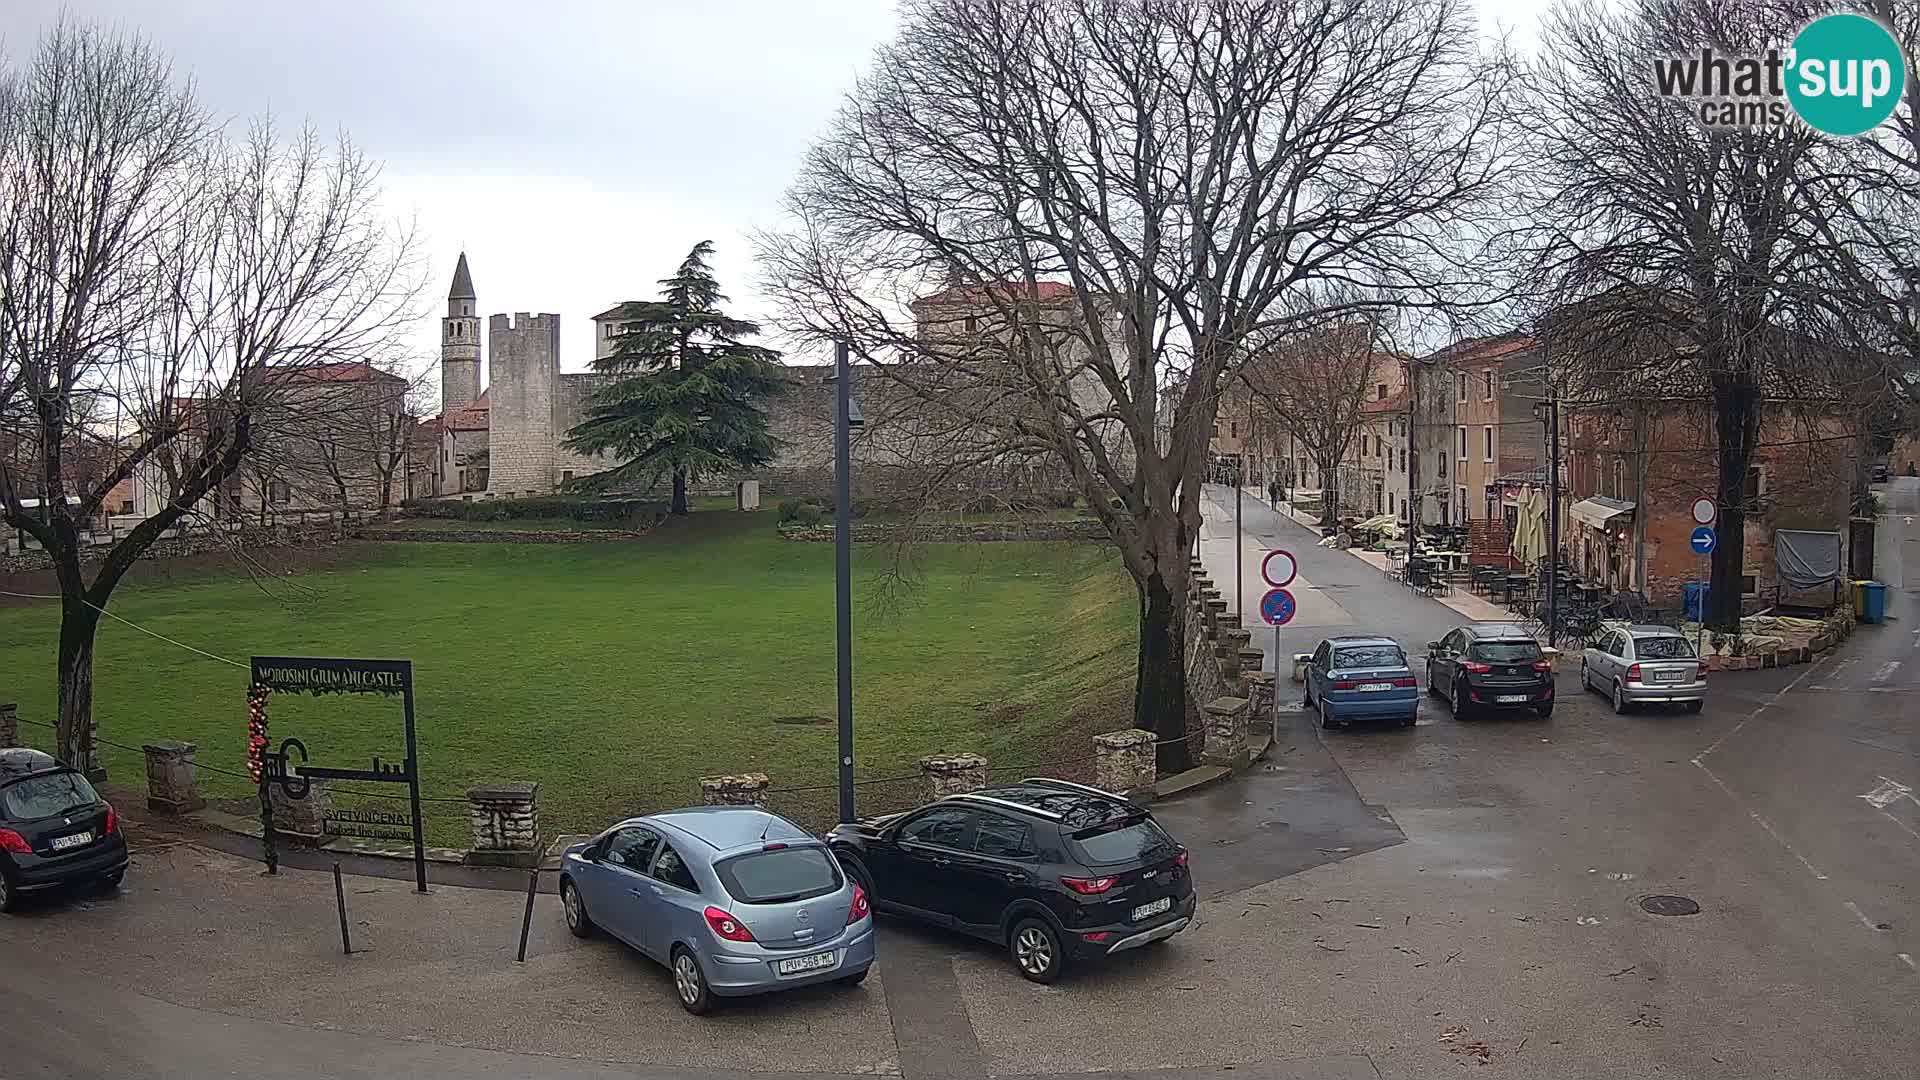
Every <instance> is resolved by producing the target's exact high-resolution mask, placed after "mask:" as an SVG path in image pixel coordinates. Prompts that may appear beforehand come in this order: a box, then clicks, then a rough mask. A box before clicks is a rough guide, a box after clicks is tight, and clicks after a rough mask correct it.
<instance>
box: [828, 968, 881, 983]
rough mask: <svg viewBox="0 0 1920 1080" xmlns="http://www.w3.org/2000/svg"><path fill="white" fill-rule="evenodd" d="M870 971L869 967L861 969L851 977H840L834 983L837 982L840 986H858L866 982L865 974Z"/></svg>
mask: <svg viewBox="0 0 1920 1080" xmlns="http://www.w3.org/2000/svg"><path fill="white" fill-rule="evenodd" d="M871 970H873V969H872V968H871V967H863V968H861V969H860V970H859V971H856V972H854V973H853V974H851V975H842V976H840V978H838V979H836V980H834V981H835V982H838V983H839V984H840V985H841V986H859V985H860V984H861V983H863V982H866V981H867V972H869V971H871Z"/></svg>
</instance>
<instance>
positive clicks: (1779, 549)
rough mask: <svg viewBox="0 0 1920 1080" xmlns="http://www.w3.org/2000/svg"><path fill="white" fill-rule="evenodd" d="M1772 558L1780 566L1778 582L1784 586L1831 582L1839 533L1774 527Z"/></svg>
mask: <svg viewBox="0 0 1920 1080" xmlns="http://www.w3.org/2000/svg"><path fill="white" fill-rule="evenodd" d="M1773 560H1774V562H1775V564H1777V565H1778V566H1779V568H1780V582H1781V584H1783V585H1785V586H1787V587H1788V588H1792V589H1811V588H1814V587H1815V586H1818V585H1828V584H1831V583H1833V582H1834V581H1837V580H1839V577H1840V534H1839V533H1837V532H1809V531H1804V530H1800V529H1777V530H1775V531H1774V534H1773Z"/></svg>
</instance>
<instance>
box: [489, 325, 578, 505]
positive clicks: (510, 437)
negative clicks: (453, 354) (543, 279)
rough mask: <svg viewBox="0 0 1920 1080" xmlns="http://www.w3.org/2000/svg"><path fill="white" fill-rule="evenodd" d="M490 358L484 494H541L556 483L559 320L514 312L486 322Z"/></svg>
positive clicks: (551, 489)
mask: <svg viewBox="0 0 1920 1080" xmlns="http://www.w3.org/2000/svg"><path fill="white" fill-rule="evenodd" d="M487 350H488V355H489V356H490V357H491V359H492V370H491V374H492V381H491V382H490V383H489V384H488V398H489V401H490V403H491V409H490V412H489V419H488V422H489V425H490V427H491V430H490V431H489V433H488V436H487V467H488V475H487V492H488V494H490V495H493V496H494V497H496V498H507V497H513V496H522V495H533V494H539V495H545V494H549V493H551V492H552V491H553V489H554V485H555V483H556V481H557V480H558V478H559V474H558V472H557V471H556V468H555V459H556V457H557V455H558V445H559V436H560V434H561V433H560V432H558V431H556V430H555V429H554V396H555V392H556V389H557V385H558V383H559V376H560V316H558V315H552V314H541V315H529V314H527V313H526V312H524V311H522V312H518V313H516V314H515V315H514V316H513V318H512V319H508V318H507V316H505V315H495V316H493V317H492V318H491V319H490V320H489V322H488V335H487Z"/></svg>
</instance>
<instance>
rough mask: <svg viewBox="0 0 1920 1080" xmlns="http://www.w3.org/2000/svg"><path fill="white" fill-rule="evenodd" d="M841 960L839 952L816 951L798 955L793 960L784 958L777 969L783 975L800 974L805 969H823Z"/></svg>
mask: <svg viewBox="0 0 1920 1080" xmlns="http://www.w3.org/2000/svg"><path fill="white" fill-rule="evenodd" d="M839 962H840V959H839V954H838V953H830V952H823V953H814V954H813V955H812V956H796V957H794V958H793V959H791V960H782V961H780V964H779V966H778V968H777V970H778V971H779V972H780V974H782V975H798V974H800V973H801V972H803V971H823V970H825V969H827V968H830V967H832V966H833V965H835V964H837V963H839Z"/></svg>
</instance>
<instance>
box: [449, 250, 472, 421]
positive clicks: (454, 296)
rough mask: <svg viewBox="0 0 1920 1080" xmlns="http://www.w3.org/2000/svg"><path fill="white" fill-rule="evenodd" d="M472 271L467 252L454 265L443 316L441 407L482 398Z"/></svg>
mask: <svg viewBox="0 0 1920 1080" xmlns="http://www.w3.org/2000/svg"><path fill="white" fill-rule="evenodd" d="M475 302H476V298H475V297H474V295H473V275H472V274H471V273H469V272H468V270H467V253H466V252H464V251H463V252H461V253H460V262H459V263H458V265H456V266H455V267H454V268H453V288H451V289H448V290H447V317H446V318H444V319H441V320H440V410H441V412H443V413H445V412H452V411H453V410H455V409H464V408H466V407H467V406H469V405H472V404H473V403H474V402H475V401H477V400H479V398H480V317H479V316H478V315H476V314H474V303H475Z"/></svg>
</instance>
